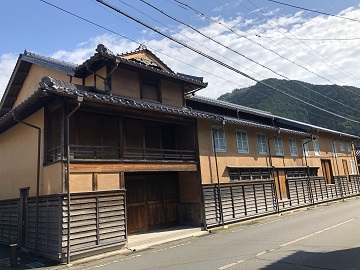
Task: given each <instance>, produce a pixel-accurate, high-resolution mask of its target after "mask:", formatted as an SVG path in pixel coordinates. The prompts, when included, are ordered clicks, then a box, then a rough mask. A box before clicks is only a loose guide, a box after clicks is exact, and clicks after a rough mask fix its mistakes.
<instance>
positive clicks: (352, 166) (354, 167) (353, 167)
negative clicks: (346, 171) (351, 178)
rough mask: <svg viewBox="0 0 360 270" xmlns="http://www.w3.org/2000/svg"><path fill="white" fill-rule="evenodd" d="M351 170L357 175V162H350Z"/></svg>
mask: <svg viewBox="0 0 360 270" xmlns="http://www.w3.org/2000/svg"><path fill="white" fill-rule="evenodd" d="M350 170H351V174H352V175H354V174H357V171H356V164H355V161H354V160H352V159H351V160H350Z"/></svg>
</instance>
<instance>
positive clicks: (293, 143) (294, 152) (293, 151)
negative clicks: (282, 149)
mask: <svg viewBox="0 0 360 270" xmlns="http://www.w3.org/2000/svg"><path fill="white" fill-rule="evenodd" d="M289 147H290V156H292V157H296V156H297V155H298V151H297V147H296V140H295V139H294V138H289Z"/></svg>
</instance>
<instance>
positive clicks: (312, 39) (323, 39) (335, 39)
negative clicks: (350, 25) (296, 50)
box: [255, 34, 360, 41]
mask: <svg viewBox="0 0 360 270" xmlns="http://www.w3.org/2000/svg"><path fill="white" fill-rule="evenodd" d="M255 36H256V37H259V38H270V39H288V40H302V41H357V40H360V37H353V38H299V37H295V38H291V37H269V36H265V35H262V34H256V35H255Z"/></svg>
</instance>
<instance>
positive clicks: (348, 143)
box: [346, 140, 352, 153]
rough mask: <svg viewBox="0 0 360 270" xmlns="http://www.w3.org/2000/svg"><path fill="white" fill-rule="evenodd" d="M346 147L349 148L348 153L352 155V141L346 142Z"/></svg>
mask: <svg viewBox="0 0 360 270" xmlns="http://www.w3.org/2000/svg"><path fill="white" fill-rule="evenodd" d="M346 147H347V151H348V152H349V153H351V152H352V147H351V142H350V140H346Z"/></svg>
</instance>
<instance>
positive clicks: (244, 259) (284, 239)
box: [72, 199, 360, 270]
mask: <svg viewBox="0 0 360 270" xmlns="http://www.w3.org/2000/svg"><path fill="white" fill-rule="evenodd" d="M359 228H360V199H349V200H347V201H345V202H342V201H341V202H334V203H330V204H328V205H320V206H317V207H311V208H309V209H303V210H296V211H294V212H292V213H285V214H283V215H274V216H271V217H266V218H263V219H260V220H256V221H248V222H244V223H242V224H240V225H236V226H230V227H229V228H228V229H217V230H213V231H212V233H210V234H208V235H205V236H202V237H196V238H189V239H184V240H180V241H176V242H172V243H168V244H163V245H159V246H155V247H152V248H150V249H147V250H143V251H139V252H133V253H131V254H130V255H117V256H114V257H111V258H107V259H102V260H93V261H91V262H88V263H86V264H81V265H74V266H73V267H72V269H88V270H90V269H100V270H110V269H124V270H126V269H129V270H130V269H131V270H134V269H136V270H141V269H147V270H149V269H219V270H224V269H229V270H231V269H342V270H343V269H360V253H359V252H360V234H359Z"/></svg>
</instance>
